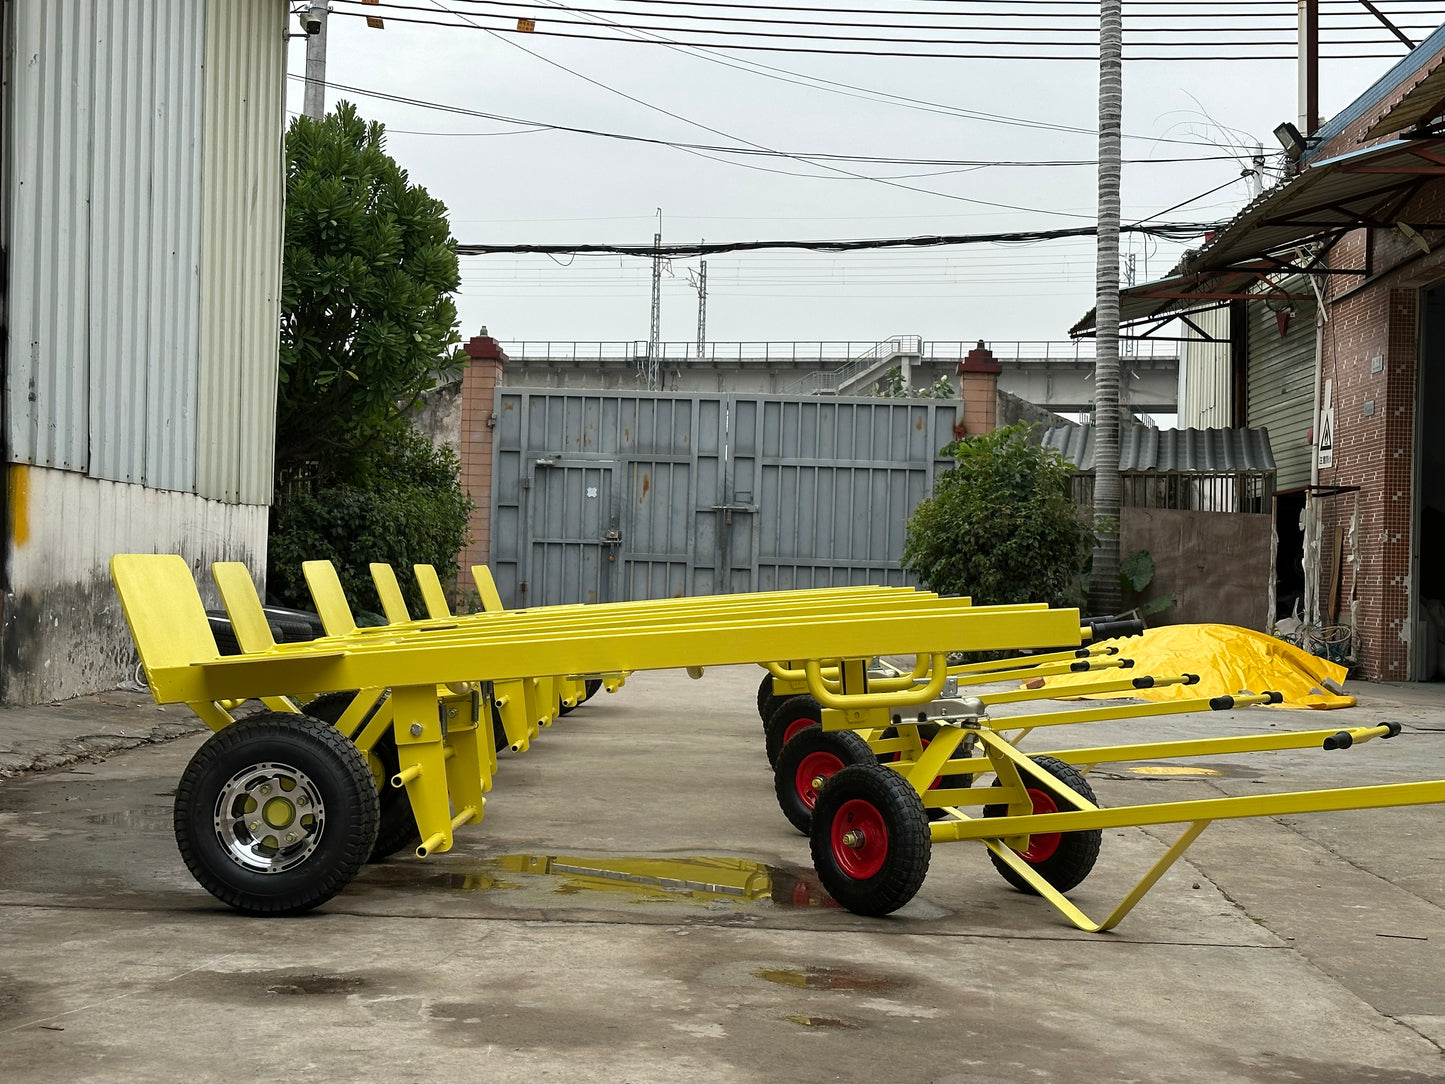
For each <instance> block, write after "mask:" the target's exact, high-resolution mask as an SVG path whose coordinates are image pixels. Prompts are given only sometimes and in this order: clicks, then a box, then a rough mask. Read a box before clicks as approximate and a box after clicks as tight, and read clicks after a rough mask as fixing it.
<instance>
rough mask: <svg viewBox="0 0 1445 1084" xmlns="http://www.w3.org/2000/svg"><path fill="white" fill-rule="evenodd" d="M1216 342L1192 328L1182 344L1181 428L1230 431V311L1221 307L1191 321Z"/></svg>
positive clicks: (1232, 413) (1180, 366) (1180, 379)
mask: <svg viewBox="0 0 1445 1084" xmlns="http://www.w3.org/2000/svg"><path fill="white" fill-rule="evenodd" d="M1189 319H1190V320H1192V321H1193V322H1194V323H1196V324H1198V325H1199V327H1201V328H1202V329H1203V330H1204V332H1205V334H1207V335H1208V336H1209V337H1210V339H1212V340H1214V341H1212V342H1211V341H1209V340H1206V339H1202V338H1200V337H1199V336H1198V334H1197V333H1196V332H1195V331H1193V330H1192V329H1191V330H1189V331H1188V333H1187V334H1188V335H1189V337H1190V338H1189V341H1188V342H1185V343H1183V344H1182V347H1183V351H1182V353H1181V355H1180V359H1179V361H1180V365H1179V428H1181V429H1231V428H1233V427H1234V410H1233V404H1232V402H1231V399H1232V394H1231V390H1230V389H1231V381H1230V365H1229V354H1230V344H1229V308H1228V307H1227V306H1220V307H1219V308H1217V309H1210V310H1208V311H1207V312H1201V313H1196V314H1195V315H1193V316H1191V317H1190V318H1189Z"/></svg>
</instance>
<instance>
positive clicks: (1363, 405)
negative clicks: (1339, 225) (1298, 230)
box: [1320, 181, 1445, 681]
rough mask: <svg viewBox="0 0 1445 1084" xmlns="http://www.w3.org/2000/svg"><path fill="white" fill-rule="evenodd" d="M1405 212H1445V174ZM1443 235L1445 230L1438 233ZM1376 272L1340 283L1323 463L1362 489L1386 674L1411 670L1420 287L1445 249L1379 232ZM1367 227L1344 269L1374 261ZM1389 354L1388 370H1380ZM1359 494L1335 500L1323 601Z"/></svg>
mask: <svg viewBox="0 0 1445 1084" xmlns="http://www.w3.org/2000/svg"><path fill="white" fill-rule="evenodd" d="M1399 217H1400V218H1401V219H1403V220H1404V221H1412V220H1413V221H1417V222H1424V221H1438V220H1440V219H1441V218H1442V217H1445V181H1435V182H1432V184H1431V186H1430V187H1429V188H1427V189H1425V190H1424V192H1423V193H1422V194H1421V195H1420V196H1418V197H1417V198H1416V199H1415V200H1414V201H1412V203H1411V204H1410V206H1409V207H1407V208H1406V209H1405V211H1404V212H1403V213H1402V214H1401V215H1400V216H1399ZM1431 239H1432V241H1434V242H1435V244H1436V245H1439V241H1440V239H1439V236H1438V235H1437V234H1431ZM1369 249H1370V252H1369V255H1370V257H1371V266H1370V267H1369V268H1368V270H1369V271H1370V276H1369V277H1367V278H1366V279H1364V281H1363V284H1362V283H1361V280H1360V279H1358V278H1355V277H1353V276H1337V277H1335V278H1334V279H1333V280H1332V281H1331V283H1330V286H1329V296H1330V306H1329V316H1330V318H1329V320H1328V321H1327V322H1326V324H1325V330H1324V355H1323V377H1324V378H1325V379H1332V380H1333V381H1334V385H1333V404H1334V408H1335V447H1334V465H1333V467H1330V468H1322V469H1321V470H1320V482H1321V483H1322V484H1325V485H1331V484H1333V485H1344V486H1358V487H1360V491H1359V495H1358V504H1359V510H1360V524H1359V530H1358V548H1359V569H1358V581H1357V588H1356V594H1357V597H1358V599H1359V601H1360V608H1359V624H1358V627H1357V641H1356V644H1355V654H1356V657H1357V658H1359V659H1360V661H1361V664H1362V665H1363V667H1364V670H1365V673H1366V675H1367V676H1369V677H1371V678H1375V679H1378V680H1384V681H1403V680H1405V678H1406V677H1407V675H1408V674H1409V659H1410V644H1409V637H1410V635H1411V631H1412V630H1410V629H1408V628H1406V622H1407V621H1408V615H1409V598H1410V584H1409V572H1410V546H1411V516H1412V508H1413V501H1414V488H1413V482H1414V448H1415V425H1416V418H1415V400H1416V396H1417V394H1418V388H1419V356H1420V344H1419V319H1420V316H1419V300H1420V288H1421V287H1425V286H1429V285H1431V284H1432V283H1434V282H1437V281H1440V280H1441V279H1445V247H1440V248H1437V250H1436V251H1435V252H1433V253H1431V254H1429V255H1425V254H1423V253H1422V252H1421V250H1420V249H1419V248H1418V247H1417V246H1415V245H1414V243H1413V242H1409V241H1408V239H1405V238H1402V237H1401V236H1400V235H1399V233H1398V232H1397V231H1394V230H1377V231H1375V236H1374V238H1373V239H1372V244H1371V245H1370V246H1369ZM1366 254H1367V246H1366V238H1365V231H1363V230H1359V231H1356V232H1355V233H1353V234H1351V235H1349V236H1348V237H1346V238H1345V239H1344V240H1343V241H1341V243H1340V244H1339V245H1337V246H1335V248H1334V250H1333V251H1332V252H1331V253H1330V264H1331V266H1334V267H1339V268H1352V267H1363V266H1365V263H1364V261H1365V259H1366ZM1375 358H1379V359H1380V364H1381V369H1380V371H1379V372H1375V371H1373V369H1374V366H1373V364H1372V363H1373V361H1374V359H1375ZM1355 502H1356V497H1355V496H1354V495H1352V494H1344V495H1340V496H1337V497H1334V498H1332V499H1331V500H1330V501H1329V503H1328V504H1327V505H1326V517H1325V525H1326V535H1325V538H1324V539H1323V545H1322V549H1321V579H1322V582H1321V586H1320V600H1321V607H1322V610H1325V613H1324V617H1325V620H1326V621H1328V620H1329V619H1330V615H1329V613H1328V612H1327V607H1328V604H1329V597H1330V587H1331V584H1330V582H1329V572H1330V559H1331V554H1332V547H1333V544H1334V541H1333V540H1334V535H1335V533H1336V532H1344V531H1347V530H1348V527H1349V520H1350V516H1351V514H1352V512H1353V511H1354V508H1355ZM1342 550H1343V552H1344V554H1345V560H1344V561H1343V562H1342V567H1341V572H1340V580H1341V588H1340V598H1341V603H1340V615H1339V616H1340V620H1341V621H1345V620H1348V617H1349V591H1350V583H1351V577H1352V571H1353V570H1352V569H1351V566H1350V564H1349V560H1348V554H1349V545H1348V539H1347V538H1346V541H1345V543H1344V545H1343V546H1342Z"/></svg>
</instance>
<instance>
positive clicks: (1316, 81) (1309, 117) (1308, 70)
mask: <svg viewBox="0 0 1445 1084" xmlns="http://www.w3.org/2000/svg"><path fill="white" fill-rule="evenodd" d="M1366 6H1368V5H1366ZM1319 115H1320V0H1299V130H1300V135H1302V136H1312V135H1314V134H1315V128H1316V127H1318V125H1319Z"/></svg>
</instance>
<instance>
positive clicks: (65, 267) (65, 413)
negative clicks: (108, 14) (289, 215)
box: [6, 0, 96, 470]
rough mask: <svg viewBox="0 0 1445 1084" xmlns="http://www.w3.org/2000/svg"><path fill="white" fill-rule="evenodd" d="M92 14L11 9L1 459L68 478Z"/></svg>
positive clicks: (83, 346)
mask: <svg viewBox="0 0 1445 1084" xmlns="http://www.w3.org/2000/svg"><path fill="white" fill-rule="evenodd" d="M95 8H96V3H95V0H75V2H70V3H56V4H47V3H41V2H39V0H28V2H21V3H17V4H15V5H14V18H15V56H16V62H15V84H14V88H13V95H12V100H11V103H10V104H11V109H12V116H13V118H14V144H13V146H14V154H15V160H14V162H13V164H12V165H11V166H10V170H11V175H12V178H13V181H12V183H13V188H12V204H11V208H10V233H11V239H12V247H11V250H10V271H9V275H8V283H7V288H8V291H9V297H8V301H9V313H8V316H9V320H10V326H9V335H10V347H9V351H8V365H9V371H8V372H7V373H6V406H7V411H8V421H9V430H10V431H9V445H10V446H9V449H8V452H9V456H10V458H11V459H12V460H14V461H17V462H22V463H36V464H40V465H42V466H48V467H64V468H67V469H70V470H85V469H86V468H87V467H88V466H89V465H90V442H89V434H88V432H87V429H88V425H87V415H88V411H89V399H90V383H89V373H90V365H89V351H90V342H89V338H90V334H89V315H88V314H89V308H90V304H91V303H92V299H91V297H90V282H89V266H90V227H89V221H88V214H89V200H90V185H91V168H90V144H91V138H90V137H91V103H92V101H93V100H94V97H95V86H94V73H95V53H96V48H95V35H94V25H95ZM41 57H44V58H45V62H44V63H40V62H38V59H39V58H41Z"/></svg>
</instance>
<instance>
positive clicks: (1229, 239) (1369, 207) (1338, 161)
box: [1069, 138, 1445, 337]
mask: <svg viewBox="0 0 1445 1084" xmlns="http://www.w3.org/2000/svg"><path fill="white" fill-rule="evenodd" d="M1440 178H1445V139H1441V138H1426V139H1400V140H1395V141H1393V142H1390V143H1385V144H1382V145H1380V146H1377V147H1368V148H1365V149H1364V150H1359V151H1351V152H1350V153H1348V154H1341V155H1337V156H1335V157H1334V158H1327V159H1325V160H1324V161H1321V162H1315V163H1312V164H1310V165H1309V166H1307V167H1306V168H1305V169H1304V170H1303V171H1302V172H1301V173H1299V174H1298V175H1296V176H1295V177H1293V178H1291V179H1290V180H1289V181H1287V182H1285V183H1284V184H1280V185H1276V186H1275V187H1274V188H1272V189H1270V190H1269V191H1268V192H1265V193H1264V194H1262V195H1261V196H1259V197H1258V198H1257V199H1256V200H1254V202H1253V203H1251V204H1250V205H1249V206H1248V207H1246V208H1245V209H1244V210H1242V211H1240V212H1239V214H1237V215H1236V216H1235V217H1234V219H1233V220H1232V221H1231V222H1229V223H1228V225H1226V226H1224V227H1222V228H1221V229H1220V230H1219V231H1218V232H1217V233H1215V234H1214V235H1212V236H1211V237H1210V238H1209V239H1208V240H1207V241H1206V242H1205V244H1204V247H1202V248H1201V249H1199V250H1198V251H1197V252H1187V253H1185V255H1184V259H1182V260H1181V261H1180V263H1179V266H1178V267H1177V268H1175V272H1174V274H1173V275H1172V276H1170V277H1169V278H1167V279H1162V280H1160V281H1157V282H1147V283H1144V284H1143V285H1140V286H1133V287H1130V288H1129V289H1127V290H1124V291H1121V293H1120V320H1121V323H1122V324H1124V325H1125V326H1132V325H1135V324H1140V323H1146V322H1149V321H1156V322H1158V323H1160V324H1162V323H1164V322H1167V321H1168V320H1169V319H1172V318H1173V317H1174V316H1178V315H1181V314H1184V315H1187V314H1188V313H1190V312H1199V311H1202V310H1203V309H1207V308H1216V307H1218V306H1219V305H1222V304H1225V303H1227V302H1229V301H1232V300H1235V299H1237V298H1250V299H1254V298H1260V297H1275V298H1280V299H1290V298H1291V297H1292V296H1293V295H1291V294H1290V293H1289V292H1288V291H1287V290H1286V289H1285V288H1284V286H1283V285H1281V280H1282V279H1283V278H1284V277H1285V276H1288V275H1297V274H1310V275H1321V274H1329V275H1363V274H1365V270H1364V269H1363V268H1327V267H1323V266H1320V263H1319V260H1320V257H1321V255H1322V254H1323V252H1324V250H1325V249H1328V248H1329V246H1330V245H1332V244H1334V243H1335V242H1336V241H1337V240H1339V239H1340V238H1341V237H1343V236H1344V235H1345V234H1346V233H1349V232H1350V231H1351V230H1357V229H1363V228H1367V227H1386V228H1390V227H1395V226H1399V225H1401V224H1402V223H1403V224H1404V225H1406V226H1408V227H1410V228H1411V229H1413V230H1415V231H1416V232H1421V231H1424V230H1433V229H1445V219H1441V220H1437V219H1440V216H1439V214H1438V212H1437V213H1436V214H1435V215H1434V216H1427V217H1419V218H1414V217H1411V218H1406V217H1403V213H1404V211H1405V209H1406V208H1407V207H1408V206H1409V205H1410V202H1411V200H1412V199H1413V198H1414V197H1415V195H1416V194H1417V193H1418V192H1419V191H1420V189H1421V188H1422V187H1424V186H1425V185H1426V184H1428V183H1430V182H1431V181H1433V180H1438V179H1440ZM1315 246H1317V247H1315ZM1261 285H1263V286H1264V287H1265V290H1264V291H1263V292H1261V291H1260V289H1259V287H1260V286H1261ZM1093 330H1094V313H1093V312H1092V311H1091V312H1090V313H1089V314H1088V315H1087V316H1085V317H1084V318H1083V319H1082V320H1080V321H1079V322H1078V323H1077V324H1075V325H1074V326H1073V327H1072V328H1070V329H1069V334H1070V335H1071V336H1075V337H1078V336H1082V335H1088V334H1092V332H1093Z"/></svg>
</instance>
